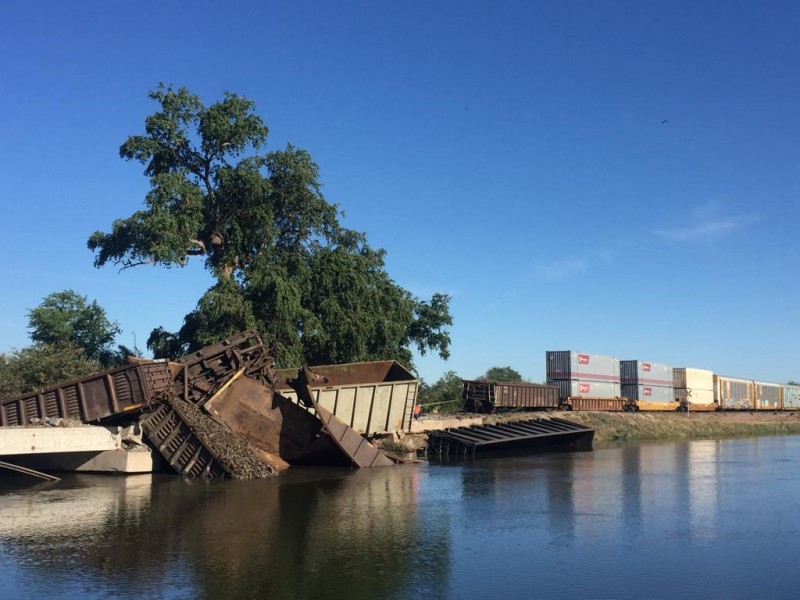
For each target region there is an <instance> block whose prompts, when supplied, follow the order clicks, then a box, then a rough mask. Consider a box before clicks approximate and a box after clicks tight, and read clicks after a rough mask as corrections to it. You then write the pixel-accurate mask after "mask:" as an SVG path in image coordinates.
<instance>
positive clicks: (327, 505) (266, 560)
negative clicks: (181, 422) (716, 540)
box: [0, 466, 448, 598]
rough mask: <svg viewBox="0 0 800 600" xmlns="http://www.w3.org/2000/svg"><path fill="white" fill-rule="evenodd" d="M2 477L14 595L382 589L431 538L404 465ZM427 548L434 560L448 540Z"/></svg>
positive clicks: (1, 523)
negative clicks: (250, 474)
mask: <svg viewBox="0 0 800 600" xmlns="http://www.w3.org/2000/svg"><path fill="white" fill-rule="evenodd" d="M9 483H10V482H7V481H5V480H4V481H3V482H2V483H0V485H2V490H3V492H2V496H0V498H1V499H2V504H0V534H1V535H0V537H2V539H3V545H2V554H0V581H3V582H5V581H6V580H8V582H10V584H11V585H12V586H16V588H15V589H16V590H17V591H18V592H21V591H22V590H25V594H24V595H30V594H31V593H34V594H35V595H41V596H69V595H71V594H73V593H78V592H80V593H83V594H84V595H88V597H92V596H95V597H105V596H106V595H108V594H109V593H111V592H114V593H118V594H119V595H121V596H126V594H131V595H133V594H134V592H135V593H136V594H143V595H145V596H147V595H151V596H152V595H157V596H162V597H198V596H200V597H202V596H205V597H226V598H236V597H248V598H250V597H263V598H267V597H268V598H299V597H349V598H375V597H387V596H389V595H390V594H391V593H392V592H393V591H394V590H397V589H400V588H402V587H403V584H404V583H405V582H406V581H407V580H408V577H409V565H410V564H411V562H412V558H413V554H414V553H415V552H417V551H419V550H420V549H424V548H426V547H428V546H430V545H431V543H430V540H428V539H425V540H421V537H426V536H428V535H429V534H430V532H425V536H421V535H420V531H419V527H420V523H419V522H418V516H417V510H416V503H417V500H418V495H419V471H418V469H417V468H416V467H414V466H410V467H398V468H385V469H373V470H363V471H350V470H333V469H328V470H311V469H308V470H307V469H298V470H297V471H295V472H287V473H285V474H284V475H281V476H279V477H277V478H275V479H272V480H266V481H264V480H261V481H252V482H230V481H228V482H214V481H189V480H181V479H177V478H174V477H152V476H150V475H146V476H134V477H127V478H105V477H91V476H80V475H77V476H68V477H66V478H65V479H64V480H63V485H61V486H59V487H51V488H49V489H43V488H42V486H40V485H37V486H26V485H24V484H23V483H21V482H17V481H15V482H11V483H10V484H9ZM434 532H435V527H434ZM433 546H434V547H435V554H436V555H438V556H440V557H441V558H442V560H446V558H447V555H448V548H447V544H446V538H443V537H442V536H438V537H437V538H436V541H435V543H434V544H433ZM431 566H432V567H435V569H434V571H433V572H434V573H446V569H441V568H438V567H439V566H440V565H438V564H433V565H431ZM59 575H62V576H59ZM428 583H431V582H428ZM432 585H433V587H434V588H436V587H440V586H439V585H438V584H437V583H436V582H432ZM12 589H14V588H12ZM13 595H14V594H12V596H13ZM19 595H23V594H21V593H20V594H19Z"/></svg>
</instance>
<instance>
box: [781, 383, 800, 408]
mask: <svg viewBox="0 0 800 600" xmlns="http://www.w3.org/2000/svg"><path fill="white" fill-rule="evenodd" d="M797 409H800V385H788V384H787V385H784V386H783V410H797Z"/></svg>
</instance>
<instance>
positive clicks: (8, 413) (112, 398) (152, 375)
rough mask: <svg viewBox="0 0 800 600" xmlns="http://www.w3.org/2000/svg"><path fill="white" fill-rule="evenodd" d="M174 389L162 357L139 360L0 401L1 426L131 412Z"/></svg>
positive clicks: (92, 419) (84, 419)
mask: <svg viewBox="0 0 800 600" xmlns="http://www.w3.org/2000/svg"><path fill="white" fill-rule="evenodd" d="M173 393H174V384H173V375H172V373H171V371H170V368H169V364H168V363H166V362H165V361H142V362H139V363H136V364H130V365H125V366H124V367H119V368H116V369H111V370H110V371H104V372H102V373H95V374H94V375H90V376H89V377H84V378H83V379H76V380H73V381H68V382H65V383H62V384H60V385H57V386H54V387H51V388H48V389H46V390H44V391H42V392H38V393H31V394H26V395H24V396H19V397H17V398H9V399H7V400H3V401H2V402H0V426H3V427H7V426H11V425H27V424H29V423H30V422H31V419H44V418H46V417H49V418H52V419H56V418H62V419H74V420H78V421H82V422H84V423H94V422H97V421H100V420H103V419H106V418H108V417H113V416H116V415H120V414H128V415H133V414H135V412H136V411H138V410H139V409H141V408H143V407H145V406H147V405H149V404H150V403H152V402H156V401H159V400H162V399H164V398H166V397H169V396H171V395H172V394H173Z"/></svg>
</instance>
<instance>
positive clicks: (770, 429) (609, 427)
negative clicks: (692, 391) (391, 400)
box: [387, 411, 800, 451]
mask: <svg viewBox="0 0 800 600" xmlns="http://www.w3.org/2000/svg"><path fill="white" fill-rule="evenodd" d="M469 416H471V417H477V416H478V415H469ZM461 417H462V418H463V420H464V425H467V424H469V423H470V422H471V421H473V419H466V418H465V417H466V415H461ZM551 417H555V418H560V419H567V420H569V421H574V422H576V423H581V424H583V425H586V426H588V427H591V428H593V429H594V430H595V436H594V443H595V446H598V445H603V444H607V443H613V442H615V441H631V440H682V439H701V438H725V437H742V436H758V435H787V434H800V412H769V411H765V412H724V413H716V412H707V413H701V412H697V413H688V414H686V413H613V412H567V413H564V412H558V413H539V412H526V413H522V412H515V413H502V414H495V415H489V416H486V415H484V416H483V417H482V419H481V420H482V422H483V423H485V424H490V423H502V422H506V421H519V420H525V419H548V418H551ZM440 420H441V418H437V417H435V416H432V417H431V418H430V425H431V428H437V427H436V423H437V421H440ZM425 421H426V419H420V421H419V425H420V426H424V423H425ZM387 441H390V440H387ZM390 443H391V444H393V445H394V446H396V447H397V448H396V449H399V448H402V447H405V448H406V449H407V450H412V451H413V450H418V449H420V448H424V446H425V444H426V443H427V434H425V433H416V434H406V435H404V436H402V438H400V439H397V438H394V439H391V441H390Z"/></svg>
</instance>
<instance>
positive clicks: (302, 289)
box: [88, 85, 452, 366]
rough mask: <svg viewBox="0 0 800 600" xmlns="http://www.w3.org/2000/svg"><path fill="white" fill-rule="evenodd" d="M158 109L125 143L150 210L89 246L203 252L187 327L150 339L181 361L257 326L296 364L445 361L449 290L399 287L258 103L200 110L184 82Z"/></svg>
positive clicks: (231, 100) (176, 261)
mask: <svg viewBox="0 0 800 600" xmlns="http://www.w3.org/2000/svg"><path fill="white" fill-rule="evenodd" d="M150 98H151V99H153V100H155V101H156V102H157V103H158V104H159V105H160V110H159V111H158V112H156V113H154V114H152V115H151V116H149V117H147V119H146V120H145V133H144V134H143V135H134V136H131V137H130V138H128V140H127V141H126V142H125V143H124V144H123V145H122V147H121V148H120V155H121V157H122V158H125V159H128V160H135V161H138V162H140V163H142V164H143V165H145V170H144V173H145V175H147V176H148V177H149V178H150V191H149V192H148V194H147V195H146V197H145V208H144V209H143V210H140V211H138V212H136V213H134V214H133V215H132V216H130V217H128V218H127V219H119V220H117V221H115V222H114V224H113V225H112V228H111V231H110V232H108V233H103V232H99V231H98V232H95V233H94V234H93V235H92V236H91V237H90V238H89V241H88V246H89V248H90V249H91V250H93V251H94V252H95V266H97V267H101V266H103V265H105V264H107V263H112V264H115V265H118V266H120V267H121V268H122V269H125V268H129V267H133V266H136V265H140V264H145V263H151V264H159V265H162V266H166V267H173V266H184V265H185V264H186V263H187V261H188V260H189V259H190V258H191V257H193V256H198V257H202V259H203V260H204V261H205V266H206V268H207V270H208V271H209V272H210V273H211V274H212V275H213V276H214V278H215V283H214V285H213V286H212V287H211V288H209V290H208V291H207V292H206V293H205V294H204V295H203V297H201V298H200V300H199V301H198V304H197V307H196V308H195V310H194V311H192V312H191V313H190V314H188V315H187V316H186V318H185V319H184V323H183V326H182V327H181V329H180V330H179V331H178V332H175V333H172V332H169V331H166V330H164V329H163V328H158V329H156V330H154V331H153V333H152V334H151V336H150V339H149V340H148V346H149V347H150V348H151V350H153V352H154V353H156V354H157V355H159V356H175V355H176V354H180V353H183V352H186V351H187V350H193V349H195V348H198V347H201V346H203V345H205V344H207V343H210V342H214V341H217V340H219V339H220V338H223V337H226V336H227V335H230V334H232V333H235V332H236V331H239V330H241V329H244V328H247V327H253V326H255V327H257V328H258V329H259V330H260V331H261V333H262V335H264V337H265V338H266V341H267V342H269V343H272V344H275V345H277V347H278V348H279V359H278V360H279V363H280V364H282V365H285V366H296V365H298V364H300V363H304V362H305V363H308V364H319V363H332V362H349V361H357V360H369V359H386V358H395V359H398V360H400V361H402V362H404V363H406V364H409V365H410V363H411V352H410V348H411V347H412V346H416V347H417V349H418V350H419V351H420V353H422V354H424V353H426V352H427V351H433V350H435V351H438V353H439V354H440V356H442V357H443V358H447V357H448V356H449V345H450V336H449V333H448V331H447V327H448V326H449V325H451V324H452V319H451V316H450V312H449V306H448V304H449V297H448V296H446V295H444V294H434V295H433V297H432V298H431V299H430V300H429V301H425V300H421V299H418V298H416V297H414V296H412V295H411V294H410V293H409V292H408V291H407V290H405V289H403V288H401V287H400V286H398V285H397V284H396V283H395V282H394V281H393V280H392V279H391V278H390V277H389V275H388V274H387V273H386V271H385V268H384V251H383V250H380V249H377V250H376V249H373V248H371V247H370V246H369V245H368V244H367V241H366V237H365V236H364V234H362V233H358V232H355V231H352V230H349V229H346V228H345V227H343V226H342V225H341V224H340V223H339V211H338V208H337V206H336V205H335V204H331V203H329V202H327V201H326V200H325V198H324V196H323V195H322V192H321V185H320V183H319V168H318V167H317V165H316V164H315V163H314V161H313V160H312V159H311V156H310V155H309V154H308V153H307V152H306V151H304V150H301V149H298V148H295V147H294V146H292V145H288V146H287V147H286V148H285V149H283V150H275V151H270V152H266V151H265V150H264V148H265V144H266V140H267V134H268V130H267V127H266V125H265V124H264V123H263V121H262V120H261V118H260V117H259V116H257V115H256V114H255V113H254V105H253V102H252V101H250V100H248V99H247V98H243V97H241V96H238V95H236V94H233V93H230V92H226V93H225V94H224V97H223V99H222V100H221V101H219V102H217V103H215V104H212V105H210V106H205V105H204V104H203V103H202V102H201V101H200V99H199V98H198V97H197V96H196V95H194V94H192V93H191V92H189V91H188V90H187V89H185V88H183V87H181V88H178V89H174V88H172V87H170V86H164V85H161V86H159V87H158V89H157V90H155V91H152V92H150Z"/></svg>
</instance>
